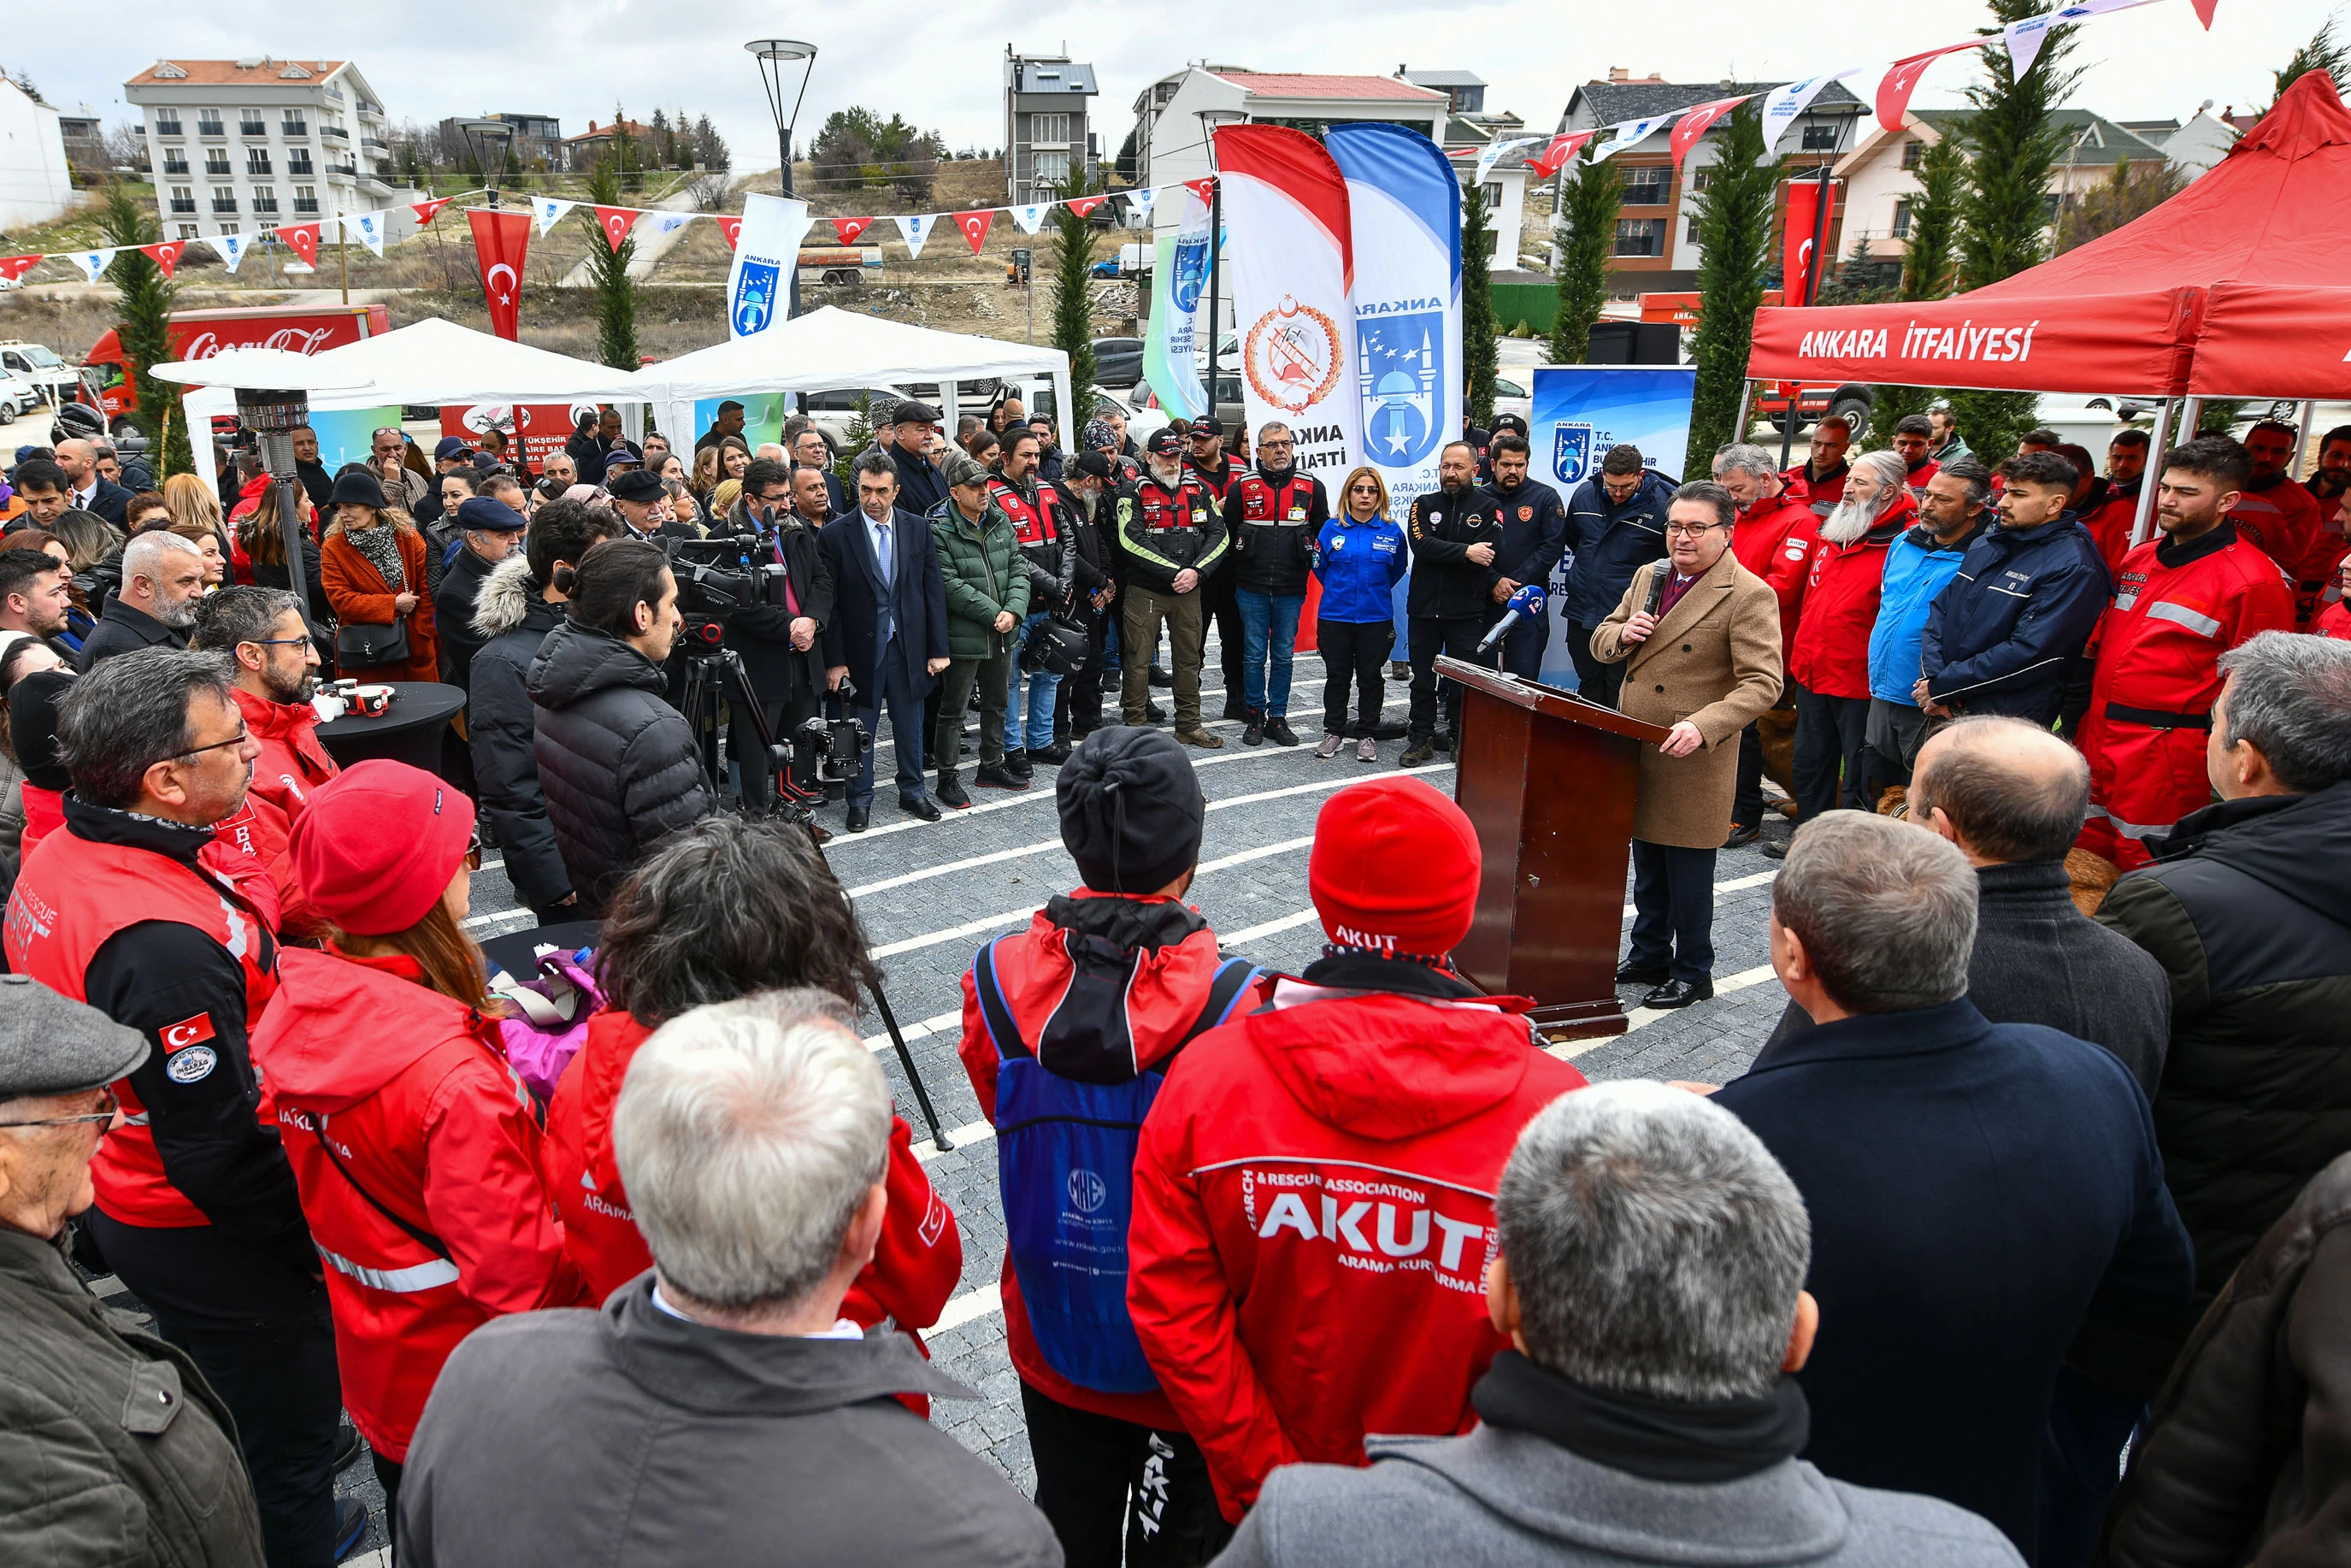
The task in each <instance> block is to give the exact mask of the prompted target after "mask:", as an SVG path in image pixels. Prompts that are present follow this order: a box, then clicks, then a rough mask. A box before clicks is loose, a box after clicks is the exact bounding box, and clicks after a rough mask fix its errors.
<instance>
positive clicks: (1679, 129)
mask: <svg viewBox="0 0 2351 1568" xmlns="http://www.w3.org/2000/svg"><path fill="white" fill-rule="evenodd" d="M1753 96H1755V95H1754V94H1752V93H1744V94H1741V95H1740V97H1738V98H1718V99H1715V100H1714V101H1713V102H1712V103H1701V104H1699V105H1698V106H1697V107H1696V108H1693V109H1691V110H1687V111H1686V112H1685V113H1684V114H1683V115H1682V117H1681V118H1680V119H1679V120H1676V121H1674V133H1673V135H1671V136H1670V137H1668V138H1667V145H1668V146H1669V147H1671V148H1672V149H1673V154H1674V167H1675V168H1677V169H1678V168H1680V167H1681V166H1682V155H1683V154H1684V153H1686V152H1688V151H1689V150H1690V149H1691V148H1692V147H1695V146H1697V145H1698V138H1699V137H1701V136H1704V135H1705V134H1706V133H1707V131H1708V130H1709V129H1711V128H1712V127H1713V125H1714V122H1715V121H1716V120H1720V119H1721V118H1722V117H1723V116H1724V115H1726V114H1729V112H1730V111H1731V110H1734V109H1737V108H1738V107H1739V106H1740V104H1742V103H1745V102H1746V101H1747V100H1748V99H1750V98H1752V97H1753Z"/></svg>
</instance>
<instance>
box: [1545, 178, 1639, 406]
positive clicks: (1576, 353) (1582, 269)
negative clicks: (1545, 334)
mask: <svg viewBox="0 0 2351 1568" xmlns="http://www.w3.org/2000/svg"><path fill="white" fill-rule="evenodd" d="M1624 203H1625V176H1624V173H1623V172H1621V171H1620V170H1619V169H1618V168H1617V167H1616V165H1615V163H1614V162H1613V161H1604V162H1597V163H1595V162H1592V160H1591V158H1590V157H1589V156H1587V157H1585V158H1584V160H1583V162H1580V163H1578V164H1577V165H1576V177H1575V179H1574V180H1573V182H1571V183H1568V185H1567V186H1566V188H1565V189H1564V190H1563V191H1562V193H1561V197H1560V209H1559V221H1558V223H1557V224H1555V225H1553V226H1552V235H1553V237H1554V238H1555V239H1557V241H1558V242H1559V250H1558V256H1557V259H1555V260H1554V261H1553V262H1552V277H1553V280H1554V282H1555V284H1556V287H1557V288H1558V293H1559V319H1558V320H1557V321H1555V322H1554V323H1553V324H1552V330H1551V357H1552V363H1554V364H1561V365H1580V364H1582V363H1583V361H1586V360H1587V359H1589V358H1591V357H1592V324H1593V322H1594V321H1597V320H1599V319H1600V311H1601V308H1603V307H1604V306H1605V305H1606V304H1607V303H1608V258H1609V256H1611V255H1612V254H1614V251H1615V249H1616V209H1617V208H1619V207H1621V206H1622V205H1624Z"/></svg>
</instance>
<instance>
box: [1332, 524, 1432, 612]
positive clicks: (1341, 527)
mask: <svg viewBox="0 0 2351 1568" xmlns="http://www.w3.org/2000/svg"><path fill="white" fill-rule="evenodd" d="M1410 563H1411V556H1410V554H1409V552H1408V551H1407V550H1406V549H1405V539H1404V529H1403V528H1400V527H1399V526H1397V524H1396V523H1395V520H1394V519H1393V518H1389V517H1374V518H1373V519H1372V520H1371V521H1370V522H1368V523H1358V522H1355V521H1353V520H1352V519H1351V518H1349V517H1344V516H1341V517H1332V519H1331V520H1330V521H1329V522H1326V523H1324V524H1323V525H1322V533H1321V534H1319V535H1318V536H1316V538H1315V540H1314V575H1315V576H1316V577H1318V578H1320V579H1321V580H1322V606H1321V608H1320V609H1318V610H1317V611H1316V612H1315V613H1316V614H1317V615H1318V616H1320V617H1321V618H1322V620H1325V621H1339V622H1346V623H1347V624H1349V625H1354V626H1367V625H1374V624H1376V623H1378V622H1383V621H1385V620H1387V619H1388V618H1389V615H1390V606H1391V603H1392V601H1391V600H1390V598H1389V595H1390V593H1391V592H1392V591H1394V590H1395V585H1396V582H1397V580H1399V579H1401V578H1402V577H1403V576H1404V574H1405V567H1406V566H1408V565H1409V564H1410Z"/></svg>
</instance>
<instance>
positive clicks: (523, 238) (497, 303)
mask: <svg viewBox="0 0 2351 1568" xmlns="http://www.w3.org/2000/svg"><path fill="white" fill-rule="evenodd" d="M465 221H466V222H467V223H468V224H471V225H473V229H474V256H475V260H476V261H478V262H479V263H480V265H481V269H482V298H483V299H484V300H486V302H487V303H488V305H489V308H490V330H491V331H493V332H496V334H497V335H498V336H499V337H501V338H504V339H505V340H507V341H508V342H509V343H516V342H520V341H521V340H522V334H521V328H520V317H521V313H522V264H523V260H524V258H525V257H526V256H528V255H529V254H530V214H528V213H508V212H490V211H488V210H486V209H485V208H480V207H475V208H473V209H470V210H469V211H467V213H466V214H465Z"/></svg>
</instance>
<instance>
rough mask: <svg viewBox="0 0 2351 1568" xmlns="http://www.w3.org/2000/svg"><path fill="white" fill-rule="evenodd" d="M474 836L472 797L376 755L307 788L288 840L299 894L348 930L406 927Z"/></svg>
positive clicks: (380, 932)
mask: <svg viewBox="0 0 2351 1568" xmlns="http://www.w3.org/2000/svg"><path fill="white" fill-rule="evenodd" d="M473 836H474V802H473V801H472V800H468V799H467V798H466V796H465V791H463V790H461V789H457V788H456V787H455V786H454V785H450V784H444V783H443V782H442V781H441V780H440V779H436V778H434V776H433V775H432V774H430V773H427V772H425V771H424V770H423V768H411V767H410V766H408V764H406V763H405V762H390V761H384V760H381V759H378V760H374V761H369V762H361V763H359V764H356V765H355V766H353V767H350V768H345V769H344V770H343V771H342V772H341V773H340V774H338V775H336V776H335V777H334V778H332V779H328V780H327V781H326V782H325V783H324V784H321V785H319V788H318V789H315V790H313V791H311V794H310V803H309V805H308V806H307V807H306V808H304V809H303V812H302V814H301V815H300V816H299V817H297V818H295V819H294V829H293V831H292V832H291V833H290V834H289V835H288V847H289V848H290V849H291V851H292V852H293V856H294V874H295V875H296V877H298V879H300V882H301V884H302V896H303V897H304V898H306V899H308V901H309V903H310V905H311V907H312V908H314V909H316V910H318V912H319V914H321V915H325V916H326V917H327V918H328V919H329V920H331V921H333V922H334V923H335V924H336V925H338V926H340V927H341V928H342V929H343V930H345V931H348V932H350V933H351V934H352V935H353V936H390V935H391V934H392V933H393V932H395V931H405V930H407V929H408V928H409V927H410V926H412V925H415V924H416V923H417V922H418V921H420V920H422V919H423V918H424V916H425V914H426V912H428V911H429V910H431V909H432V907H433V905H434V904H435V903H436V902H438V901H439V899H440V897H441V895H442V894H444V892H446V891H448V887H449V881H450V879H451V878H452V877H454V876H455V875H456V874H457V867H458V866H459V865H460V864H461V863H463V862H464V861H465V846H466V844H468V843H469V842H471V841H472V840H473Z"/></svg>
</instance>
